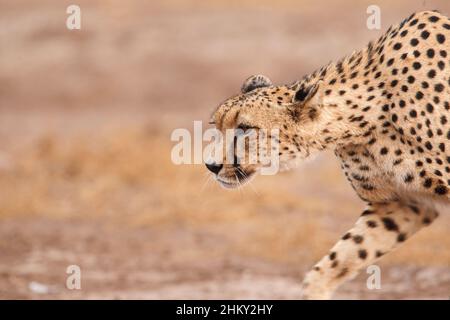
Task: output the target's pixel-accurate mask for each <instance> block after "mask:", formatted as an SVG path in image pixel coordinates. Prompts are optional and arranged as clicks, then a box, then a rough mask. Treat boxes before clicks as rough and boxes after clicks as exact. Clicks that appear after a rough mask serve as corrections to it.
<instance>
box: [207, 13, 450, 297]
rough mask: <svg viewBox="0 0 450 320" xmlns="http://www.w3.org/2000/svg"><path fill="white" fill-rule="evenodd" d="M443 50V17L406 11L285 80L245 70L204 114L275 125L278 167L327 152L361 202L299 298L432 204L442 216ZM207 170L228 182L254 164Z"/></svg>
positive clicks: (449, 95) (448, 61) (250, 173)
mask: <svg viewBox="0 0 450 320" xmlns="http://www.w3.org/2000/svg"><path fill="white" fill-rule="evenodd" d="M449 49H450V19H449V18H448V17H446V16H445V15H443V14H441V13H439V12H435V11H424V12H419V13H415V14H412V15H411V16H410V17H408V18H407V19H405V20H404V21H402V22H401V23H400V24H398V25H394V26H391V27H390V28H389V29H388V30H387V31H386V32H385V33H384V34H383V35H382V36H381V37H380V38H379V39H378V40H376V41H372V42H370V43H369V44H368V45H367V46H366V47H365V48H364V49H362V50H360V51H355V52H353V53H352V54H350V55H348V56H346V57H344V58H342V59H341V60H339V61H338V62H337V63H329V64H328V65H326V66H324V67H322V68H320V69H318V70H316V71H315V72H313V73H311V74H309V75H307V76H305V77H303V78H302V79H301V80H299V81H296V82H294V83H292V84H289V85H280V86H276V85H273V84H272V82H271V81H270V80H269V78H267V77H266V76H262V75H256V76H252V77H250V78H249V79H247V80H246V81H245V82H244V84H243V86H242V88H241V92H240V93H239V94H238V95H236V96H234V97H231V98H229V99H228V100H226V101H225V102H223V103H221V104H220V105H219V106H218V107H217V108H216V109H215V111H214V112H213V115H212V118H211V121H212V124H213V125H214V126H215V128H216V129H217V130H218V131H220V132H223V131H224V130H226V129H233V130H236V129H241V130H242V131H243V132H244V133H245V132H246V131H247V130H250V129H252V130H261V129H263V128H264V129H272V128H278V129H279V139H278V143H279V146H280V148H279V161H280V165H281V166H282V167H283V168H286V169H291V168H294V167H295V166H296V165H297V164H298V163H300V162H301V161H302V160H304V159H306V158H308V157H311V156H312V155H313V154H316V153H318V152H320V151H324V150H333V151H334V153H335V155H336V156H337V158H338V159H339V160H340V162H341V167H342V170H343V172H344V174H345V176H346V178H347V179H348V181H349V182H350V184H351V186H352V187H353V189H354V190H355V192H356V193H357V194H358V196H359V197H360V198H361V199H362V200H363V201H364V202H365V203H366V207H365V209H363V211H362V214H361V215H360V217H359V219H358V220H357V221H356V223H355V225H354V226H353V228H351V229H350V230H349V231H347V232H346V233H344V235H343V236H342V238H341V239H340V240H339V241H338V242H337V243H336V244H335V245H334V247H332V248H331V250H330V251H329V252H328V254H327V255H325V256H324V257H323V258H322V259H321V260H320V261H319V262H318V263H317V264H315V265H314V266H313V267H312V269H311V271H309V272H308V273H307V274H306V276H305V278H304V281H303V283H302V297H303V298H306V299H329V298H331V297H332V294H333V293H334V291H335V290H336V289H337V288H338V286H339V285H341V284H342V283H344V282H345V281H348V280H350V279H352V278H353V277H355V276H356V275H357V274H358V272H359V271H360V270H361V269H362V268H365V267H367V266H369V265H371V264H373V263H374V262H375V261H377V260H378V259H379V258H380V257H382V256H383V255H385V254H386V253H388V252H390V251H392V250H393V249H395V248H396V247H398V246H399V245H400V244H402V243H403V242H405V241H406V240H407V239H409V238H410V237H411V236H412V235H413V234H415V233H416V232H417V231H418V230H420V229H422V228H423V227H425V226H428V225H430V224H431V223H432V222H433V221H434V220H435V219H436V217H438V210H441V211H443V210H445V211H446V213H449V210H448V205H449V203H450V191H449V190H450V52H449V51H450V50H449ZM231 147H232V146H226V148H231ZM206 166H207V168H208V169H209V170H210V171H211V172H212V173H213V175H214V176H215V178H216V180H217V181H219V183H220V184H222V185H223V186H225V187H228V188H234V187H237V186H239V185H240V184H244V183H246V182H247V181H249V180H251V179H252V178H253V177H254V176H255V175H256V174H258V172H259V171H260V168H261V166H262V165H261V164H258V163H256V164H248V165H246V164H245V163H236V162H233V163H225V161H223V162H222V163H220V162H213V163H207V164H206Z"/></svg>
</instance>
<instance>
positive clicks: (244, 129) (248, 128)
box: [237, 123, 259, 132]
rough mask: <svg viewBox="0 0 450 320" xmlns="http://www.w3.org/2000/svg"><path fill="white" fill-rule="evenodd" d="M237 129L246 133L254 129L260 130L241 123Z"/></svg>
mask: <svg viewBox="0 0 450 320" xmlns="http://www.w3.org/2000/svg"><path fill="white" fill-rule="evenodd" d="M237 128H238V129H241V130H242V131H244V132H246V131H248V130H252V129H254V130H256V129H259V128H258V127H255V126H251V125H248V124H244V123H241V124H240V125H238V127H237Z"/></svg>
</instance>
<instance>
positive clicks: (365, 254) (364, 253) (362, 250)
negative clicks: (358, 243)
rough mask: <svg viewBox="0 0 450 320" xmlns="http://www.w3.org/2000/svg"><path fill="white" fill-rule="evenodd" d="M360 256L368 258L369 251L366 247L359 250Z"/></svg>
mask: <svg viewBox="0 0 450 320" xmlns="http://www.w3.org/2000/svg"><path fill="white" fill-rule="evenodd" d="M358 257H359V258H360V259H362V260H364V259H366V258H367V251H366V250H364V249H361V250H358Z"/></svg>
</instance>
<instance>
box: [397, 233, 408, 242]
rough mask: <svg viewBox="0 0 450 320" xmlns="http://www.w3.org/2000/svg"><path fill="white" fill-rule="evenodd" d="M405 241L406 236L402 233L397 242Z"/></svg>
mask: <svg viewBox="0 0 450 320" xmlns="http://www.w3.org/2000/svg"><path fill="white" fill-rule="evenodd" d="M405 240H406V234H404V233H400V234H399V235H398V236H397V242H403V241H405Z"/></svg>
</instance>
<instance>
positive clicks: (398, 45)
mask: <svg viewBox="0 0 450 320" xmlns="http://www.w3.org/2000/svg"><path fill="white" fill-rule="evenodd" d="M438 41H439V40H438ZM440 43H442V42H440ZM401 47H402V44H401V43H400V42H397V43H396V44H394V47H393V48H394V50H400V49H401Z"/></svg>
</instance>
